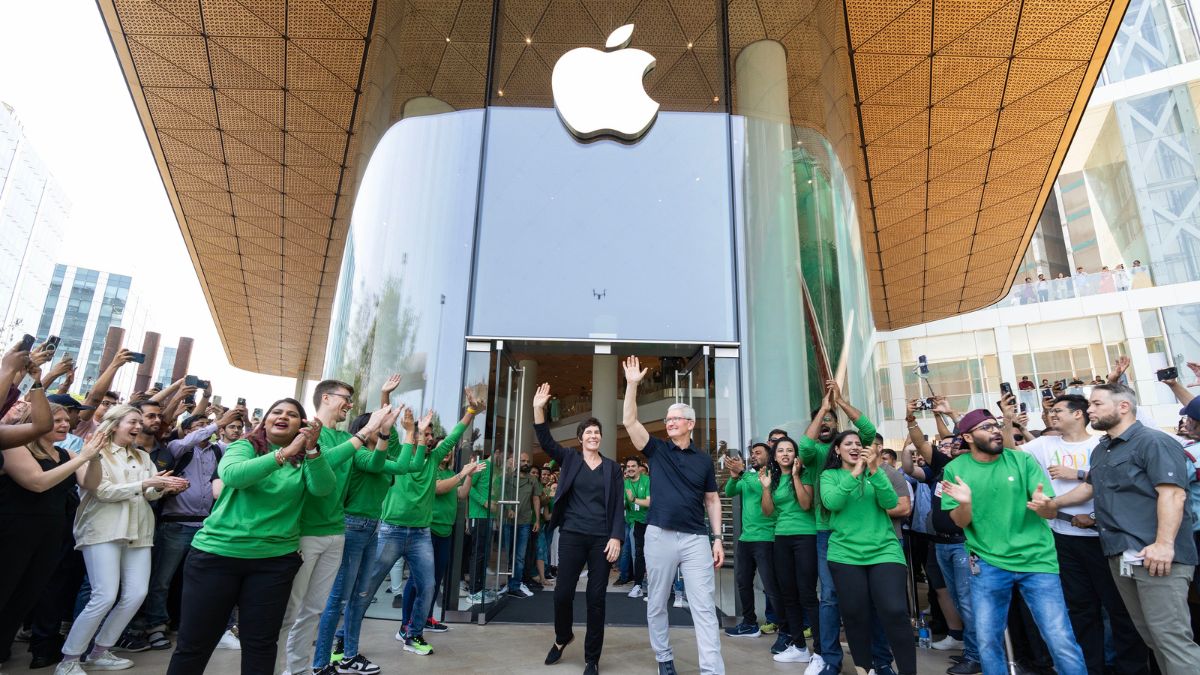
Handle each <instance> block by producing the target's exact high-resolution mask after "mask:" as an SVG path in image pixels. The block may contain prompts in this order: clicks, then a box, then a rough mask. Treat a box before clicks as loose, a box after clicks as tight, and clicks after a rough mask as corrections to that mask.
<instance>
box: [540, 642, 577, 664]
mask: <svg viewBox="0 0 1200 675" xmlns="http://www.w3.org/2000/svg"><path fill="white" fill-rule="evenodd" d="M574 641H575V636H574V635H572V636H571V639H570V640H567V641H566V642H564V643H563V644H562V646H561V647H560V646H559V644H558V643H557V642H555V643H554V645H553V646H552V647H550V653H548V654H546V665H548V666H552V665H554V664H556V663H558V660H559V659H561V658H562V655H563V650H564V649H566V648H567V645H569V644H571V643H572V642H574Z"/></svg>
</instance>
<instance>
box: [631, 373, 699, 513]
mask: <svg viewBox="0 0 1200 675" xmlns="http://www.w3.org/2000/svg"><path fill="white" fill-rule="evenodd" d="M624 369H625V402H624V405H623V406H622V414H621V424H622V425H624V427H625V431H626V432H628V433H629V440H630V441H632V442H633V447H634V448H637V450H638V452H641V451H642V450H643V449H644V448H645V447H646V445H647V444H648V443H650V432H649V431H646V427H645V426H643V425H642V423H641V422H640V421H639V420H638V411H637V390H638V383H640V382H641V381H642V378H644V377H646V371H647V370H649V369H648V368H642V362H641V361H640V360H638V357H636V356H630V357H629V358H627V359H625V363H624ZM718 503H719V502H718Z"/></svg>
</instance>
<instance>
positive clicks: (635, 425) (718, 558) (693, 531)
mask: <svg viewBox="0 0 1200 675" xmlns="http://www.w3.org/2000/svg"><path fill="white" fill-rule="evenodd" d="M624 366H625V380H626V385H625V404H624V411H623V420H622V424H624V426H625V430H626V431H628V432H629V440H631V441H633V445H634V447H636V448H637V449H638V450H640V451H641V452H642V453H643V454H644V455H645V456H646V462H647V463H648V464H649V466H650V474H651V475H653V476H654V480H653V481H651V482H650V512H649V514H647V516H646V577H647V581H648V582H649V583H648V586H649V589H648V594H647V603H646V623H647V624H649V627H650V645H651V646H652V647H654V658H655V660H657V661H658V672H659V673H660V675H675V657H674V655H673V654H672V652H671V637H670V625H669V624H668V622H667V598H668V596H669V595H670V591H671V585H672V583H673V582H674V581H675V570H676V568H679V569H681V570H682V571H683V583H684V585H685V586H686V587H687V589H688V603H689V607H690V609H691V612H692V624H693V625H694V626H695V629H696V648H697V651H699V656H700V672H701V673H724V672H725V663H724V662H723V661H722V660H721V636H720V630H719V626H718V624H717V608H716V602H715V597H714V595H715V592H716V577H715V573H714V570H715V569H716V568H718V567H720V566H721V564H722V563H723V562H725V549H724V545H723V544H722V542H721V499H720V496H719V495H718V494H717V476H716V472H715V471H714V470H713V464H712V459H711V458H710V457H709V456H708V453H707V452H704V451H702V450H698V449H697V448H696V447H695V446H694V445H692V429H693V428H694V427H695V426H696V411H695V410H692V407H691V406H689V405H686V404H683V403H676V404H675V405H672V406H671V407H670V408H668V409H667V418H666V419H665V420H664V423H665V424H666V427H667V436H668V438H669V439H670V440H667V441H664V440H662V439H658V438H654V437H652V436H651V435H650V432H648V431H646V427H644V426H642V423H641V422H640V421H638V413H637V389H638V383H639V382H641V381H642V378H643V377H645V376H646V369H643V368H642V364H641V363H640V362H639V361H638V358H637V357H636V356H631V357H629V358H628V359H625V364H624ZM705 511H707V512H708V525H707V527H706V526H705V523H704V515H705ZM706 535H707V536H706Z"/></svg>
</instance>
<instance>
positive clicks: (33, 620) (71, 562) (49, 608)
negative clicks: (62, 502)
mask: <svg viewBox="0 0 1200 675" xmlns="http://www.w3.org/2000/svg"><path fill="white" fill-rule="evenodd" d="M73 520H74V519H73V518H68V519H67V523H68V524H67V525H65V526H64V527H63V532H62V536H61V537H60V542H61V543H60V544H59V546H60V557H59V559H58V567H57V569H55V570H54V574H53V575H51V577H50V583H49V584H47V585H46V588H45V590H43V591H42V595H41V597H40V598H38V601H37V604H36V605H34V606H33V610H32V611H30V612H29V623H30V630H31V631H32V632H33V637H32V638H30V640H29V651H30V652H32V653H33V655H34V656H41V657H44V658H52V657H54V656H57V655H60V654H62V646H63V636H62V633H61V632H60V630H61V629H62V623H63V622H64V621H71V620H72V619H73V618H74V617H75V601H76V599H78V597H79V588H80V586H82V585H83V577H84V574H86V573H87V567H86V566H85V565H84V564H83V554H82V553H80V552H79V551H76V550H75V534H74V533H73V532H72V530H71V526H70V524H69V523H71V522H72V521H73Z"/></svg>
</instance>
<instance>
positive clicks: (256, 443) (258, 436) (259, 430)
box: [106, 397, 308, 455]
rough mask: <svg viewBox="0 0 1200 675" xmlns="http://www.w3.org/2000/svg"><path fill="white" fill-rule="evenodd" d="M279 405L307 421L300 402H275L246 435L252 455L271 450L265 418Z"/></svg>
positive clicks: (287, 399)
mask: <svg viewBox="0 0 1200 675" xmlns="http://www.w3.org/2000/svg"><path fill="white" fill-rule="evenodd" d="M281 403H287V404H289V405H292V406H295V407H296V410H297V411H298V412H299V413H300V420H301V421H304V420H307V419H308V413H306V412H305V411H304V406H303V405H301V404H300V401H297V400H296V399H294V398H290V397H289V398H281V399H279V400H278V401H275V402H274V403H272V404H271V405H270V406H269V407H267V409H266V411H265V412H264V413H263V418H262V419H261V420H259V421H258V426H256V427H254V429H253V430H252V431H251V432H250V433H248V434H246V440H247V441H250V445H251V446H253V447H254V454H256V455H265V454H267V450H269V449H270V448H271V442H270V441H268V440H267V416H268V415H270V414H271V411H272V410H274V409H275V407H276V406H278V405H280V404H281ZM106 419H107V417H106Z"/></svg>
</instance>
